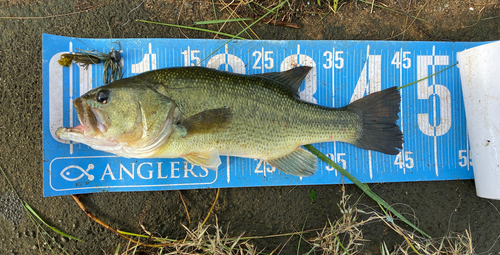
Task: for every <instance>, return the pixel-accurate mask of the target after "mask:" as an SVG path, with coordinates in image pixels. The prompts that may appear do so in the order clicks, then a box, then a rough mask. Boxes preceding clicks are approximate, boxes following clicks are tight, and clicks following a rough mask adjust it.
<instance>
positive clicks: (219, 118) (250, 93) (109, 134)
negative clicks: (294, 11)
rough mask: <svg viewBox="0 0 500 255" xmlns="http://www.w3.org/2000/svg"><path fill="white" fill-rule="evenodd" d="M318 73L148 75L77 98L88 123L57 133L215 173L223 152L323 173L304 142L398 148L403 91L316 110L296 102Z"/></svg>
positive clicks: (185, 71)
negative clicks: (304, 84) (304, 85)
mask: <svg viewBox="0 0 500 255" xmlns="http://www.w3.org/2000/svg"><path fill="white" fill-rule="evenodd" d="M310 69H311V68H310V67H298V68H294V69H291V70H289V71H286V72H281V73H268V74H260V75H241V74H234V73H230V72H224V71H219V70H214V69H209V68H203V67H180V68H167V69H161V70H155V71H150V72H146V73H143V74H140V75H137V76H134V77H131V78H127V79H122V80H119V81H116V82H113V83H110V84H108V85H106V86H103V87H99V88H96V89H93V90H91V91H89V92H87V93H86V94H85V95H83V96H82V97H80V98H78V99H76V100H75V102H77V103H75V107H76V108H77V112H78V116H79V119H80V121H81V122H82V125H81V126H80V127H79V128H61V129H60V130H58V131H57V134H58V135H59V137H60V138H61V139H72V140H75V141H78V142H83V143H86V144H88V145H90V146H91V147H92V148H95V149H99V150H104V151H109V152H112V153H115V154H117V155H120V156H125V157H139V158H140V157H157V158H177V157H182V158H184V159H186V160H187V161H188V162H190V163H192V164H195V165H199V166H202V167H206V168H210V169H217V168H218V166H219V165H220V164H221V161H220V158H219V156H220V155H228V156H240V157H247V158H256V159H262V160H266V161H267V162H268V163H269V164H270V165H272V166H274V167H276V168H278V169H280V170H282V171H284V172H286V173H289V174H293V175H299V176H309V175H312V174H314V173H315V172H316V169H317V166H316V163H317V158H316V157H315V156H314V155H312V154H311V153H310V152H308V151H305V150H304V149H302V148H301V147H300V145H304V144H310V143H319V142H326V141H341V142H348V143H351V144H354V145H356V146H358V147H360V148H364V149H371V150H377V151H381V152H384V153H388V154H397V153H399V151H398V150H397V149H398V148H399V149H400V148H401V147H402V142H403V140H402V133H401V131H400V129H399V127H398V126H397V125H396V121H397V119H398V113H399V102H400V95H399V92H398V91H397V90H396V89H395V87H393V88H389V89H386V90H384V91H381V92H376V93H373V94H371V95H369V96H367V97H365V98H362V99H360V100H357V101H355V102H353V103H351V104H350V105H348V106H346V107H342V108H329V107H325V106H318V105H315V104H311V103H309V102H305V101H303V100H300V99H299V98H298V92H297V91H298V87H299V86H300V84H301V83H302V80H303V79H304V78H305V77H306V75H307V73H308V72H309V71H310ZM82 132H83V136H82ZM73 134H74V138H72V136H73Z"/></svg>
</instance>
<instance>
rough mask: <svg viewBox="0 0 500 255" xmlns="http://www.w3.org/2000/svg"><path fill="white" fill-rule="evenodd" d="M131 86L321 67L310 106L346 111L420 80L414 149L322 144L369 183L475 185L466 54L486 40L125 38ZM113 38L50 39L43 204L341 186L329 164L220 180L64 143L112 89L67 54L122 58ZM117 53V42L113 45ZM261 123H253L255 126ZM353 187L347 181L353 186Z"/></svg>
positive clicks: (412, 111)
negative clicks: (191, 75)
mask: <svg viewBox="0 0 500 255" xmlns="http://www.w3.org/2000/svg"><path fill="white" fill-rule="evenodd" d="M114 41H117V42H119V47H120V49H119V50H120V52H121V54H122V64H123V67H124V77H130V76H134V75H136V74H139V73H142V72H146V71H150V70H155V69H159V68H167V67H178V66H195V65H201V66H206V67H210V68H215V69H220V70H226V71H230V72H235V73H241V74H259V73H267V72H279V71H284V70H288V69H290V68H292V67H295V66H311V67H313V68H312V70H311V71H310V72H309V74H308V75H307V77H306V79H305V81H304V84H302V86H301V88H300V97H301V98H302V99H303V100H306V101H309V102H311V103H315V104H320V105H324V106H328V107H342V106H345V105H347V104H349V103H350V102H352V101H354V100H356V99H359V98H361V97H363V96H366V95H367V94H369V93H373V92H376V91H380V90H383V89H385V88H388V87H392V86H402V85H405V84H408V83H411V82H415V81H419V82H417V83H416V84H413V85H411V86H409V87H406V88H403V89H402V90H401V95H402V102H401V113H400V120H399V125H400V126H401V129H402V131H403V133H404V140H405V142H404V145H403V146H404V148H403V150H402V151H401V153H400V154H399V155H394V156H393V155H384V154H382V153H379V152H375V151H368V150H362V149H358V148H356V147H355V146H353V145H350V144H347V143H341V142H329V143H320V144H315V145H314V146H315V147H316V148H318V149H319V150H320V151H321V152H323V153H325V154H326V155H327V156H328V157H330V158H331V159H332V160H333V161H335V162H337V163H338V164H339V165H340V166H342V167H343V168H345V169H346V170H347V171H349V172H351V173H352V174H353V175H354V176H356V177H357V178H358V179H359V180H360V181H362V182H366V183H372V182H407V181H433V180H458V179H472V178H473V173H472V162H471V160H470V157H469V154H470V152H469V145H468V139H467V130H466V122H465V110H464V104H463V99H462V89H461V85H460V77H459V68H458V66H454V67H452V68H450V69H448V70H446V71H444V72H442V73H439V74H438V75H435V76H432V77H430V78H428V79H423V78H425V77H427V76H429V75H431V74H433V73H436V72H439V71H441V70H443V69H445V68H447V67H448V66H450V65H453V64H455V63H456V61H457V60H456V53H457V52H459V51H462V50H464V49H466V48H471V47H475V46H478V45H481V44H484V42H394V41H268V40H266V41H251V40H248V41H245V40H234V41H231V42H229V43H227V44H225V43H226V42H227V40H206V39H114ZM111 47H112V46H111V40H110V39H84V38H70V37H62V36H55V35H49V34H44V35H43V146H44V154H43V155H44V164H43V178H44V195H45V196H58V195H68V194H81V193H93V192H103V191H107V192H117V191H142V190H178V189H199V188H227V187H255V186H282V185H315V184H339V183H342V181H343V178H342V176H341V175H340V174H339V173H338V172H337V171H336V170H335V169H333V168H332V167H330V166H328V165H327V164H325V163H323V162H321V161H320V162H319V163H318V171H317V172H316V174H315V175H313V176H311V177H304V178H300V177H297V176H292V175H288V174H286V173H283V172H281V171H279V170H276V169H275V168H273V167H271V166H270V165H268V164H266V162H264V161H261V160H256V159H247V158H238V157H228V156H222V157H221V160H222V164H221V165H220V166H219V169H218V171H214V170H207V169H205V168H202V167H199V166H193V165H191V164H189V163H187V162H185V161H184V160H183V159H179V158H173V159H164V158H150V159H133V158H132V159H127V158H121V157H116V156H114V155H112V154H109V153H106V152H102V151H96V150H93V149H91V148H90V147H88V146H87V145H83V144H78V143H73V142H69V141H63V140H60V139H58V138H57V137H56V136H55V131H56V130H57V128H59V127H63V126H64V127H71V126H77V125H78V124H79V121H78V118H77V114H76V111H75V109H74V108H73V105H72V101H73V100H74V99H75V98H77V97H79V96H81V95H83V94H85V93H86V92H87V91H89V90H90V89H92V88H95V87H98V86H101V85H102V80H103V79H102V74H103V65H102V64H91V65H88V66H86V67H85V66H80V65H78V64H76V63H73V64H71V66H69V67H64V66H62V65H60V64H59V63H58V60H59V59H60V57H61V54H64V53H73V52H78V51H79V50H78V49H83V50H89V51H92V50H95V51H99V52H105V53H108V52H110V51H111ZM113 47H115V49H116V48H117V47H118V45H117V44H113ZM249 121H251V120H249ZM345 181H346V182H349V181H348V180H345Z"/></svg>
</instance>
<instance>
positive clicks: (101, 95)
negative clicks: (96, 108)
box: [96, 89, 109, 104]
mask: <svg viewBox="0 0 500 255" xmlns="http://www.w3.org/2000/svg"><path fill="white" fill-rule="evenodd" d="M96 100H97V102H99V103H103V104H106V103H108V101H109V90H105V89H104V90H101V91H99V92H97V95H96Z"/></svg>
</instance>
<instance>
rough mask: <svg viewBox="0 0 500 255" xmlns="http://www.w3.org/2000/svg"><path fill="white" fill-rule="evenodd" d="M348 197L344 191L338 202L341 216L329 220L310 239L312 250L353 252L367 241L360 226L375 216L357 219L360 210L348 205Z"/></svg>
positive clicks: (372, 219) (336, 252) (326, 252)
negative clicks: (333, 220) (335, 219)
mask: <svg viewBox="0 0 500 255" xmlns="http://www.w3.org/2000/svg"><path fill="white" fill-rule="evenodd" d="M349 198H350V196H347V195H345V193H343V194H342V200H341V201H340V202H339V204H338V207H339V209H340V212H341V213H342V217H341V218H339V219H337V221H335V222H334V223H332V222H331V221H330V220H329V221H328V224H327V225H326V226H325V227H324V228H323V230H322V231H321V233H318V236H317V237H315V238H313V239H311V240H310V242H311V243H312V246H313V248H312V251H319V252H322V253H323V254H354V253H356V252H357V251H359V250H360V249H361V248H362V246H363V243H364V242H365V241H367V240H365V239H364V238H363V232H362V229H361V226H363V225H365V224H367V223H369V222H371V221H374V220H376V217H373V216H372V217H369V218H368V219H366V220H362V221H358V220H359V217H358V212H362V211H359V210H358V209H357V208H356V207H355V206H351V205H349V204H348V200H349Z"/></svg>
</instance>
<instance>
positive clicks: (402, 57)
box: [391, 51, 411, 69]
mask: <svg viewBox="0 0 500 255" xmlns="http://www.w3.org/2000/svg"><path fill="white" fill-rule="evenodd" d="M408 55H410V52H409V51H402V52H399V51H397V52H396V53H395V54H394V58H393V59H392V61H391V64H393V65H396V68H398V69H399V68H400V67H401V65H403V68H404V69H408V68H410V67H411V59H410V58H409V57H408Z"/></svg>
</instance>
